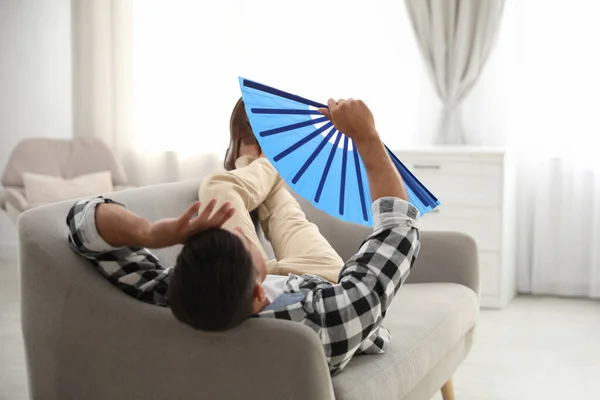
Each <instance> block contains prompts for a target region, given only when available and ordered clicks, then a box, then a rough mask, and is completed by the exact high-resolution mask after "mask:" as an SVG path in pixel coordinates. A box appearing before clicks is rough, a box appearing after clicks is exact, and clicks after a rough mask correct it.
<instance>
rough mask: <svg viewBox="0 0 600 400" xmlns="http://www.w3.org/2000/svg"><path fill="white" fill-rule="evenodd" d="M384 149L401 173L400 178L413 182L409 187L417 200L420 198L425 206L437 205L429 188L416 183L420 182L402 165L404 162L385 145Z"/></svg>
mask: <svg viewBox="0 0 600 400" xmlns="http://www.w3.org/2000/svg"><path fill="white" fill-rule="evenodd" d="M385 149H386V150H387V152H388V154H389V155H390V157H391V159H392V161H393V162H394V164H395V165H396V168H398V171H399V172H400V174H401V175H402V179H404V180H405V181H406V182H407V183H408V182H411V183H414V184H411V185H410V187H411V188H412V189H413V192H414V193H415V195H416V196H417V197H418V198H419V200H421V202H422V203H423V204H424V205H426V206H429V207H435V206H437V198H436V197H435V196H434V195H433V194H432V193H431V192H430V191H429V189H427V188H426V187H425V186H423V185H417V183H420V182H419V180H418V179H417V178H416V177H415V176H414V175H413V174H412V172H410V171H409V170H408V168H406V167H405V166H404V164H402V162H401V161H400V160H399V159H398V157H396V155H395V154H394V153H392V151H391V150H390V149H389V148H388V147H387V146H385Z"/></svg>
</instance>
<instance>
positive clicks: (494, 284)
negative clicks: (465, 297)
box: [479, 251, 501, 296]
mask: <svg viewBox="0 0 600 400" xmlns="http://www.w3.org/2000/svg"><path fill="white" fill-rule="evenodd" d="M500 262H501V256H500V253H497V252H487V251H481V252H479V279H480V281H481V294H482V295H483V296H500V283H501V274H500Z"/></svg>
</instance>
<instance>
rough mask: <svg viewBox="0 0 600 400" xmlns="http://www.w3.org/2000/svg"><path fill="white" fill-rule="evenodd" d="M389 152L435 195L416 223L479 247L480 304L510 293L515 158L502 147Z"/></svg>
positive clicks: (503, 299) (496, 302)
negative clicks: (459, 234)
mask: <svg viewBox="0 0 600 400" xmlns="http://www.w3.org/2000/svg"><path fill="white" fill-rule="evenodd" d="M394 153H395V154H396V155H397V156H398V158H400V160H401V161H402V162H403V163H404V164H405V165H406V166H407V167H408V168H409V169H410V170H411V172H412V173H413V174H414V175H415V176H416V177H417V178H419V180H420V181H421V182H422V183H423V184H425V186H427V188H428V189H429V190H430V191H431V192H432V193H433V194H434V195H435V196H436V197H437V198H438V199H439V201H440V203H441V205H440V207H438V208H437V209H436V210H434V211H433V212H431V213H429V214H427V215H425V216H424V217H423V218H422V219H421V229H423V230H437V231H459V232H464V233H466V234H468V235H470V236H471V237H473V238H474V239H475V241H476V242H477V245H478V248H479V266H480V279H481V305H482V307H490V308H502V307H504V306H505V305H506V304H507V303H508V302H509V301H510V300H511V299H512V298H513V297H514V295H515V292H516V284H515V261H516V260H515V250H514V249H515V234H516V232H515V228H514V227H515V211H516V210H515V195H514V182H515V179H514V163H512V162H511V160H510V157H509V156H508V155H507V154H506V153H505V152H504V150H501V149H490V148H481V147H468V146H461V147H430V148H422V149H414V150H413V149H411V150H399V151H394Z"/></svg>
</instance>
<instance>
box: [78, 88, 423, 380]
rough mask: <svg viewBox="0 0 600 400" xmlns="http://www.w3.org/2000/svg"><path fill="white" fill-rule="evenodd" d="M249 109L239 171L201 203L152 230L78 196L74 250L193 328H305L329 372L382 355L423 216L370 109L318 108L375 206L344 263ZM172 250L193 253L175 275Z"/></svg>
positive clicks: (104, 201) (236, 135) (239, 116)
mask: <svg viewBox="0 0 600 400" xmlns="http://www.w3.org/2000/svg"><path fill="white" fill-rule="evenodd" d="M240 103H241V102H239V103H238V106H237V107H236V109H237V112H235V111H234V115H233V117H232V128H233V129H232V143H231V145H230V149H229V151H228V155H227V157H228V158H229V159H233V160H234V161H235V167H236V168H235V169H233V170H231V171H225V172H218V173H215V174H213V175H211V176H209V177H207V178H206V179H205V180H204V181H203V182H202V185H201V188H200V191H199V202H196V203H194V204H192V205H191V206H190V207H189V209H188V210H187V211H185V212H184V213H183V214H182V215H181V216H179V217H178V218H173V219H163V220H159V221H156V222H150V221H148V220H146V219H144V218H142V217H140V216H138V215H136V214H133V213H132V212H129V211H127V210H126V209H125V208H124V205H122V204H119V203H116V202H114V201H112V200H110V199H108V198H103V197H97V198H92V199H86V200H81V201H79V202H77V203H76V204H75V205H74V206H73V207H72V208H71V210H70V212H69V214H68V216H67V224H68V226H69V229H70V235H69V241H70V243H71V245H72V247H73V249H74V250H75V251H76V252H78V253H79V254H81V255H82V256H83V257H85V258H87V259H89V260H91V261H92V263H93V264H94V265H96V267H97V268H98V270H99V271H100V272H101V273H102V274H103V275H104V276H105V277H106V278H107V279H108V280H109V281H110V282H112V283H113V284H114V285H116V286H117V287H118V288H120V289H121V290H123V291H124V292H125V293H127V294H129V295H131V296H133V297H136V298H138V299H139V300H142V301H144V302H147V303H152V304H156V305H160V306H168V307H170V308H171V310H172V312H173V314H174V315H175V317H176V318H177V319H178V320H179V321H181V322H183V323H185V324H187V325H189V326H191V327H192V328H194V329H201V330H206V331H223V330H227V329H231V328H234V327H235V326H236V325H238V324H240V323H242V322H243V321H244V320H246V319H247V318H250V317H259V318H280V319H286V320H291V321H296V322H298V323H302V324H305V325H307V326H309V327H310V328H312V329H313V330H314V331H315V332H316V333H317V335H318V336H319V337H320V338H321V341H322V343H323V348H324V350H325V355H326V357H327V361H328V362H329V367H330V371H331V373H332V374H335V373H338V372H339V371H341V370H342V369H343V368H344V367H345V366H346V365H347V364H348V362H349V361H350V359H351V358H352V356H353V355H354V354H361V353H381V352H384V351H385V350H386V349H387V348H388V347H389V345H390V333H389V331H388V330H387V329H385V328H384V327H383V326H382V321H383V318H384V317H385V313H386V310H387V309H388V307H389V306H390V303H391V302H392V300H393V298H394V295H395V294H396V292H397V291H398V289H399V288H400V286H401V285H402V283H403V282H404V281H405V280H406V278H407V276H408V274H409V271H410V269H411V267H412V265H413V263H414V261H415V259H416V256H417V253H418V250H419V232H418V229H417V219H418V211H417V210H416V208H415V207H413V206H412V205H410V204H409V203H408V202H407V201H406V200H407V195H406V190H405V188H404V185H403V183H402V180H401V178H400V176H399V174H398V172H397V171H396V169H395V168H394V166H393V164H392V162H391V160H390V159H389V157H388V155H387V153H386V150H385V148H384V146H383V144H382V143H381V140H380V138H379V135H378V133H377V131H376V130H375V124H374V120H373V115H372V114H371V111H370V110H369V109H368V107H367V106H366V105H365V104H364V103H363V102H362V101H360V100H347V101H344V100H339V101H337V102H336V101H334V100H329V102H328V107H329V109H321V110H320V112H321V113H322V114H324V115H326V116H327V117H328V118H329V119H331V121H332V122H333V123H334V125H335V127H336V128H337V129H338V130H340V131H342V132H344V133H346V135H348V136H349V137H350V138H351V139H353V140H354V143H355V144H356V147H357V148H358V151H359V152H360V154H361V156H362V159H363V161H364V165H365V167H366V170H367V174H368V179H369V186H370V190H371V198H372V199H373V205H372V209H373V221H374V230H373V233H372V234H371V235H370V236H369V237H367V238H366V240H365V242H364V243H363V244H362V246H361V247H360V249H359V250H358V253H357V254H356V255H355V256H353V257H352V258H351V259H350V260H348V261H347V262H346V263H344V262H343V260H342V259H341V258H340V257H339V256H338V255H337V254H336V252H335V251H334V250H333V248H332V247H331V246H330V245H329V243H328V242H327V241H326V240H325V238H323V237H322V236H321V234H320V233H319V230H318V228H317V227H316V226H315V225H314V224H311V223H309V222H308V221H307V220H306V218H305V216H304V213H303V212H302V210H301V209H300V207H299V205H298V203H297V202H296V200H295V199H294V198H293V197H292V196H291V195H290V193H289V192H288V191H287V190H286V188H285V187H284V185H283V182H282V179H281V177H280V176H279V175H278V173H277V172H276V170H275V169H274V168H273V166H272V165H271V164H270V163H269V161H268V160H267V159H266V158H265V157H262V156H261V155H260V154H261V150H260V147H258V145H257V144H256V141H255V138H254V137H253V134H252V131H251V129H250V127H249V124H248V122H247V117H246V115H245V112H244V111H243V110H244V107H243V103H242V105H241V106H240ZM240 123H241V126H242V127H245V128H244V129H245V130H246V131H245V132H248V134H247V135H244V129H241V130H240V129H237V130H236V128H235V126H238V127H239V125H240ZM253 139H254V140H253ZM148 201H152V200H151V199H148ZM201 204H202V205H203V206H202V207H203V208H202V210H201ZM255 209H257V210H258V216H259V219H260V223H261V225H262V228H263V230H264V232H265V235H266V236H267V238H269V240H270V241H271V244H272V246H273V248H274V251H275V255H276V258H277V259H276V260H270V261H266V255H265V253H264V251H263V249H262V246H261V245H260V242H259V239H258V238H257V235H256V232H255V229H254V225H253V222H252V220H251V218H250V215H249V213H248V211H252V210H255ZM215 210H216V211H215ZM197 214H198V215H197ZM196 215H197V216H196ZM175 244H183V245H184V246H183V248H182V250H181V253H180V254H179V256H178V257H177V261H176V263H175V266H174V267H169V268H165V267H164V266H163V265H162V264H161V262H160V261H159V260H158V259H157V258H156V257H155V256H154V255H153V254H152V253H151V252H150V251H149V250H148V249H149V248H150V249H157V248H163V247H168V246H172V245H175Z"/></svg>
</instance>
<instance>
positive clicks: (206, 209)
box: [198, 199, 217, 221]
mask: <svg viewBox="0 0 600 400" xmlns="http://www.w3.org/2000/svg"><path fill="white" fill-rule="evenodd" d="M216 204H217V200H215V199H212V200H211V201H209V202H208V204H207V205H206V207H204V209H203V210H202V212H201V213H200V215H198V219H200V220H202V221H206V220H207V219H208V217H210V214H212V212H213V210H214V209H215V205H216Z"/></svg>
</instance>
